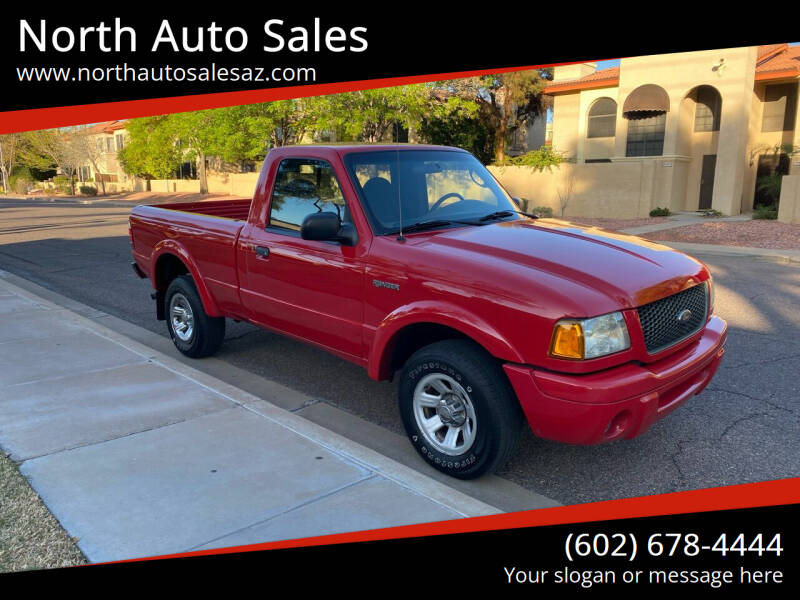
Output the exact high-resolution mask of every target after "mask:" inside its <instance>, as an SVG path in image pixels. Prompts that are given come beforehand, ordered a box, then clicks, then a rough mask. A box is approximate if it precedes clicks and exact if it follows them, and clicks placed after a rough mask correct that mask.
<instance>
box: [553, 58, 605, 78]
mask: <svg viewBox="0 0 800 600" xmlns="http://www.w3.org/2000/svg"><path fill="white" fill-rule="evenodd" d="M595 69H597V63H593V62H586V63H577V64H574V65H563V66H561V67H555V68H554V69H553V81H564V80H566V79H579V78H581V77H586V76H587V75H591V74H592V73H594V72H595Z"/></svg>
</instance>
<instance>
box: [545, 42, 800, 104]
mask: <svg viewBox="0 0 800 600" xmlns="http://www.w3.org/2000/svg"><path fill="white" fill-rule="evenodd" d="M792 72H793V73H792ZM779 73H780V76H781V77H792V76H793V74H794V75H795V76H798V77H800V46H789V44H769V45H765V46H759V47H758V55H757V59H756V77H757V78H758V79H770V78H772V77H773V76H774V77H775V78H777V75H778V74H779ZM618 84H619V67H611V68H610V69H602V70H600V71H595V72H594V73H591V74H589V75H586V76H584V77H580V78H578V79H569V80H565V81H555V82H553V83H550V84H549V85H548V86H547V87H546V88H545V90H544V92H545V93H546V94H553V93H556V94H557V93H559V92H567V91H572V90H580V89H584V88H592V87H612V86H615V85H618Z"/></svg>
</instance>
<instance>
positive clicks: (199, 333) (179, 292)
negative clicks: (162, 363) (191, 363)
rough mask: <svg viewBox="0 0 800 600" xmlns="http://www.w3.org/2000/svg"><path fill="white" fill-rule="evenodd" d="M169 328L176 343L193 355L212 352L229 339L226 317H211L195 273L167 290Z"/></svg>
mask: <svg viewBox="0 0 800 600" xmlns="http://www.w3.org/2000/svg"><path fill="white" fill-rule="evenodd" d="M164 314H165V315H166V319H167V329H168V330H169V335H170V337H171V338H172V341H173V343H174V344H175V347H176V348H177V349H178V350H180V352H181V353H182V354H185V355H186V356H189V357H191V358H202V357H204V356H211V355H212V354H214V353H215V352H216V351H217V350H219V347H220V346H221V345H222V341H223V340H224V339H225V318H224V317H209V316H208V315H207V314H206V311H205V310H204V309H203V303H202V301H201V300H200V295H199V294H198V293H197V288H196V287H195V285H194V281H192V278H191V276H189V275H181V276H180V277H176V278H175V279H173V280H172V282H171V283H170V284H169V287H168V288H167V292H166V293H165V294H164Z"/></svg>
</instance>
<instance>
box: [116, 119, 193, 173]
mask: <svg viewBox="0 0 800 600" xmlns="http://www.w3.org/2000/svg"><path fill="white" fill-rule="evenodd" d="M170 117H171V116H170V115H162V116H158V117H144V118H140V119H131V120H130V121H128V123H127V124H126V126H125V128H126V129H127V130H128V134H129V135H130V140H129V141H128V143H127V144H126V145H125V147H124V148H123V149H122V150H121V151H120V152H119V160H120V163H121V164H122V167H123V168H124V169H125V171H126V172H127V173H129V174H131V175H135V176H136V177H141V178H142V179H147V180H150V179H167V178H169V177H172V175H173V174H174V173H175V171H176V169H178V167H179V166H180V165H181V163H182V162H183V160H184V159H183V156H182V153H181V149H180V146H179V145H178V140H177V139H176V135H175V130H174V128H173V127H172V126H171V124H170Z"/></svg>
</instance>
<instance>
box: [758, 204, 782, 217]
mask: <svg viewBox="0 0 800 600" xmlns="http://www.w3.org/2000/svg"><path fill="white" fill-rule="evenodd" d="M753 218H754V219H777V218H778V209H777V208H776V207H774V206H767V205H764V204H759V205H758V206H756V207H755V209H753Z"/></svg>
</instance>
